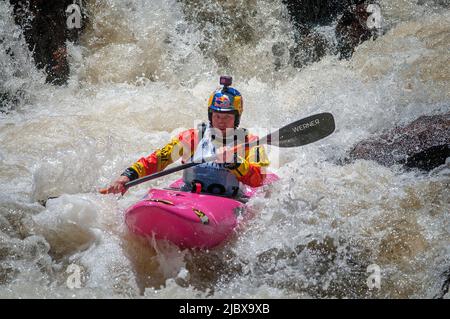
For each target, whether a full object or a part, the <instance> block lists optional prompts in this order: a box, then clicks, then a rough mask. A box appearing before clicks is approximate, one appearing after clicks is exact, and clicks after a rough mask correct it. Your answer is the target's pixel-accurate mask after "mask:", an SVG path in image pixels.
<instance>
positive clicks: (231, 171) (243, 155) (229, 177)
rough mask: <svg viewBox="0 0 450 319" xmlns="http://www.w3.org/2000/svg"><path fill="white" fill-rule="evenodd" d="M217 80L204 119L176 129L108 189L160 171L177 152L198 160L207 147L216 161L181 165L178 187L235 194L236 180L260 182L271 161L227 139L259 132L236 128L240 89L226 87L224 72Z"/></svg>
mask: <svg viewBox="0 0 450 319" xmlns="http://www.w3.org/2000/svg"><path fill="white" fill-rule="evenodd" d="M220 84H222V85H223V87H221V88H219V89H217V90H216V91H214V92H213V93H212V95H211V96H210V98H209V100H208V119H209V122H208V123H202V124H200V125H199V126H198V127H197V128H194V129H189V130H186V131H184V132H182V133H180V134H179V135H178V136H177V137H175V138H173V139H172V140H171V141H170V143H168V144H167V145H165V146H164V147H162V148H160V149H157V150H156V151H154V152H153V153H152V154H150V155H149V156H148V157H142V158H140V159H139V160H138V161H137V162H135V163H134V164H132V165H131V166H130V167H128V168H127V169H126V170H125V171H124V172H123V173H122V175H121V176H120V177H119V178H118V179H116V180H115V181H114V182H113V183H112V184H111V185H110V186H109V187H108V190H107V191H108V193H122V194H123V193H125V191H126V187H125V184H126V183H127V182H129V181H132V180H135V179H137V178H141V177H144V176H147V175H150V174H154V173H156V172H160V171H162V170H164V169H165V168H166V167H167V166H168V165H169V164H171V163H173V162H175V161H176V160H178V159H179V158H181V159H182V162H183V163H185V162H188V161H202V159H203V158H205V157H207V156H208V155H211V153H215V154H222V155H223V156H218V159H217V160H216V161H215V162H206V163H203V164H200V165H197V166H194V167H191V168H188V169H185V170H184V171H183V181H184V186H183V187H182V190H185V191H194V192H206V193H212V194H220V195H225V196H230V197H234V196H238V195H239V193H240V190H241V189H240V187H239V183H240V182H241V183H243V184H247V185H249V186H252V187H258V186H261V185H262V184H263V181H264V177H265V174H264V168H265V167H267V166H268V165H269V161H268V158H267V156H266V153H265V151H264V148H263V147H262V146H254V147H252V148H251V149H248V148H246V149H245V150H244V149H242V148H241V149H238V150H236V149H233V150H231V149H232V147H230V145H231V146H233V145H240V144H242V143H244V142H246V141H253V140H254V139H257V138H258V137H257V136H255V135H251V134H250V133H249V132H248V131H247V130H246V129H244V128H239V123H240V119H241V116H242V112H243V100H242V95H241V94H240V93H239V91H238V90H236V89H234V88H232V87H230V85H231V84H232V78H231V77H227V76H222V77H221V78H220ZM199 145H200V147H198V146H199Z"/></svg>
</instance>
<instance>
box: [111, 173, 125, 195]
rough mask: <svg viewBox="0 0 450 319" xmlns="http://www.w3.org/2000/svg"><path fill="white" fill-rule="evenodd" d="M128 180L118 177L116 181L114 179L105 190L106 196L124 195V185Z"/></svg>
mask: <svg viewBox="0 0 450 319" xmlns="http://www.w3.org/2000/svg"><path fill="white" fill-rule="evenodd" d="M129 181H130V179H129V178H128V177H127V176H120V177H119V178H118V179H116V180H115V181H114V182H113V183H112V184H111V185H110V186H109V187H108V189H107V192H108V194H118V193H122V195H123V194H125V192H126V191H127V188H126V187H125V184H126V183H128V182H129Z"/></svg>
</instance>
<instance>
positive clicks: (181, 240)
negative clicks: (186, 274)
mask: <svg viewBox="0 0 450 319" xmlns="http://www.w3.org/2000/svg"><path fill="white" fill-rule="evenodd" d="M277 179H278V177H277V176H276V175H274V174H269V175H268V178H266V183H265V184H269V183H272V182H273V181H275V180H277ZM181 185H182V181H181V184H180V180H178V181H176V182H174V183H172V184H171V185H170V188H171V189H150V191H149V192H148V194H147V195H146V196H145V197H144V198H143V199H142V200H141V201H139V202H138V203H136V204H134V205H133V206H131V207H130V208H128V209H127V211H126V212H125V223H126V224H127V226H128V228H129V229H130V231H131V232H133V233H135V234H137V235H139V236H144V237H152V236H154V237H155V238H156V239H165V240H168V241H170V242H172V243H174V244H175V245H177V246H179V247H181V248H203V249H205V248H206V249H208V248H213V247H215V246H217V245H219V244H220V243H222V242H223V241H224V240H225V239H226V238H227V237H228V236H230V235H231V233H232V232H233V229H234V228H235V227H236V226H237V223H238V216H239V214H240V213H242V212H243V211H244V210H245V204H244V203H243V202H240V201H239V200H237V199H233V198H228V197H223V196H215V195H211V194H204V193H198V194H197V193H191V192H184V191H180V190H177V189H179V187H180V186H181ZM256 191H257V189H253V188H249V187H248V188H247V190H246V191H245V195H246V197H252V196H254V195H255V193H256Z"/></svg>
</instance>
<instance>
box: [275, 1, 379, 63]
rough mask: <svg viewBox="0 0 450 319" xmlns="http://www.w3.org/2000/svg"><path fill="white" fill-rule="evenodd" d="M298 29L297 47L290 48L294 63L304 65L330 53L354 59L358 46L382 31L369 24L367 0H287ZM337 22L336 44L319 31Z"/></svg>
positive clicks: (296, 35) (291, 60)
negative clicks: (319, 27) (318, 29)
mask: <svg viewBox="0 0 450 319" xmlns="http://www.w3.org/2000/svg"><path fill="white" fill-rule="evenodd" d="M283 3H284V4H285V5H286V7H287V9H288V12H289V14H290V16H291V20H292V22H293V24H294V27H295V28H296V33H295V43H296V46H294V47H293V48H291V50H290V57H291V58H290V62H291V64H292V65H293V66H294V67H303V66H305V65H307V64H310V63H313V62H317V61H319V60H320V59H321V58H322V57H323V56H325V55H326V54H328V53H330V52H333V53H335V52H337V53H338V54H339V56H340V57H341V58H350V57H351V56H352V54H353V51H354V49H355V47H356V46H358V45H359V44H361V43H362V42H364V41H366V40H368V39H370V38H374V37H376V35H377V34H378V33H379V32H380V31H379V30H376V29H374V28H369V27H368V26H367V21H368V19H369V16H371V13H369V12H368V11H367V7H368V5H369V4H370V3H373V1H367V0H344V1H342V0H326V1H315V0H283ZM336 21H337V25H336V29H335V35H336V40H337V48H335V47H334V46H335V44H334V43H331V41H329V40H327V39H326V38H325V37H324V36H323V35H320V34H319V33H318V32H316V31H315V28H316V27H317V26H324V25H331V24H332V23H333V22H336Z"/></svg>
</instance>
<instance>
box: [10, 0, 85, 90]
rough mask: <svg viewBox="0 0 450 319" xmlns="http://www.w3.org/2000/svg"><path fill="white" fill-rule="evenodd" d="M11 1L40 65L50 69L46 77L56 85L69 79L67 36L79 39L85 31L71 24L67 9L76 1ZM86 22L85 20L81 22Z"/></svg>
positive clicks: (29, 46) (71, 39)
mask: <svg viewBox="0 0 450 319" xmlns="http://www.w3.org/2000/svg"><path fill="white" fill-rule="evenodd" d="M10 3H11V5H12V6H13V14H14V20H15V22H16V24H18V25H19V26H20V27H21V28H22V30H23V33H24V36H25V40H26V42H27V44H28V48H29V49H30V51H31V52H32V54H33V59H34V62H35V64H36V66H37V67H38V68H40V69H44V70H45V72H46V73H47V78H46V81H47V82H48V83H53V84H56V85H63V84H65V83H67V79H68V77H69V74H70V69H69V64H68V61H67V47H66V40H69V41H73V42H76V41H77V40H78V38H79V35H80V33H81V32H82V28H79V29H77V28H72V29H69V28H68V26H67V22H66V21H67V16H66V9H67V7H68V6H69V5H70V4H73V1H72V0H61V1H58V0H51V1H50V0H49V1H43V0H10ZM83 18H85V16H83ZM85 24H86V21H83V24H82V25H81V26H84V25H85Z"/></svg>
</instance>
